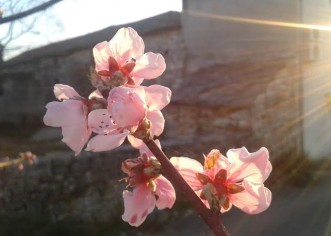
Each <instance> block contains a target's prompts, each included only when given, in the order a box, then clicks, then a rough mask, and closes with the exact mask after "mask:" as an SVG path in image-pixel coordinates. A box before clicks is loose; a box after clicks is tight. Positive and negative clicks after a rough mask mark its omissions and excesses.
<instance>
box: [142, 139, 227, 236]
mask: <svg viewBox="0 0 331 236" xmlns="http://www.w3.org/2000/svg"><path fill="white" fill-rule="evenodd" d="M144 143H145V144H146V146H147V147H148V148H149V150H150V151H151V152H152V153H153V154H154V156H155V157H156V158H157V159H158V160H159V162H160V163H161V165H162V169H163V175H164V176H165V177H167V179H169V180H170V182H171V183H173V184H174V185H175V186H176V187H177V188H178V189H179V190H180V191H181V192H182V194H183V196H184V197H185V199H186V200H188V201H189V202H190V203H191V205H192V206H193V208H194V209H195V211H196V212H197V213H198V214H199V215H200V216H201V217H202V219H203V220H204V221H205V222H206V224H207V225H208V226H209V228H210V229H211V230H212V231H213V232H214V235H215V236H230V233H229V232H228V231H227V229H226V228H225V227H224V225H223V224H222V221H221V214H220V212H214V211H211V210H210V209H208V208H207V207H206V206H205V205H204V204H203V202H202V201H201V200H200V198H199V197H198V196H197V195H196V194H195V192H194V191H193V190H192V189H191V187H190V186H189V185H188V184H187V182H186V181H185V180H184V179H183V177H182V176H181V175H180V174H179V172H178V171H177V170H176V168H175V167H174V166H173V165H172V164H171V162H170V161H169V159H168V157H167V156H166V155H165V154H164V152H162V150H161V149H160V148H159V147H158V146H157V145H156V143H155V142H154V141H153V140H147V139H144Z"/></svg>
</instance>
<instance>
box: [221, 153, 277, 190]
mask: <svg viewBox="0 0 331 236" xmlns="http://www.w3.org/2000/svg"><path fill="white" fill-rule="evenodd" d="M227 156H228V159H229V161H230V162H231V167H230V169H229V171H228V180H230V181H231V182H239V181H241V180H243V179H246V180H247V181H250V182H252V183H258V184H261V183H263V182H264V181H265V180H266V179H267V178H268V176H269V174H270V172H271V169H272V167H271V163H270V161H269V152H268V149H266V148H265V147H262V148H260V149H259V150H258V151H256V152H253V153H249V152H248V151H247V149H246V148H245V147H242V148H238V149H230V150H229V151H228V152H227Z"/></svg>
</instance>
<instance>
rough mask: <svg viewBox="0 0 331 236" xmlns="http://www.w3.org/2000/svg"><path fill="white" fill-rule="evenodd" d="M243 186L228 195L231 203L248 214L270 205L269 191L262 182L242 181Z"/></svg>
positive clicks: (255, 212) (260, 210) (263, 209)
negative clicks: (243, 188)
mask: <svg viewBox="0 0 331 236" xmlns="http://www.w3.org/2000/svg"><path fill="white" fill-rule="evenodd" d="M243 186H244V187H245V190H244V191H242V192H240V193H236V194H230V195H229V196H228V197H229V198H230V201H231V202H232V204H233V205H235V206H236V207H238V208H239V209H240V210H242V211H244V212H246V213H248V214H258V213H260V212H262V211H265V210H266V209H267V208H268V207H269V206H270V203H271V191H270V190H269V189H268V188H266V187H264V185H263V184H255V183H250V182H248V181H243Z"/></svg>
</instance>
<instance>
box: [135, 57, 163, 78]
mask: <svg viewBox="0 0 331 236" xmlns="http://www.w3.org/2000/svg"><path fill="white" fill-rule="evenodd" d="M136 59H137V61H136V66H135V67H134V68H133V70H132V72H131V73H130V74H131V75H132V76H135V77H137V78H144V79H155V78H157V77H159V76H160V75H162V73H163V72H164V71H165V69H166V63H165V61H164V58H163V56H162V55H161V54H159V53H153V52H148V53H145V54H144V55H142V56H141V57H139V58H136Z"/></svg>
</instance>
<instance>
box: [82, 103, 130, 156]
mask: <svg viewBox="0 0 331 236" xmlns="http://www.w3.org/2000/svg"><path fill="white" fill-rule="evenodd" d="M88 127H89V128H90V129H91V130H92V131H93V132H94V133H95V134H96V135H95V136H94V137H93V138H91V139H90V141H89V142H88V143H87V146H86V149H85V150H86V151H93V152H102V151H109V150H112V149H114V148H117V147H119V146H120V145H121V144H122V143H123V142H124V140H125V138H126V137H127V136H128V135H129V133H130V132H129V131H128V130H127V129H125V128H121V127H119V126H118V125H117V124H116V123H115V122H114V120H113V119H112V117H111V115H110V113H109V112H108V110H107V109H96V110H93V111H91V112H90V113H89V114H88Z"/></svg>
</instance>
